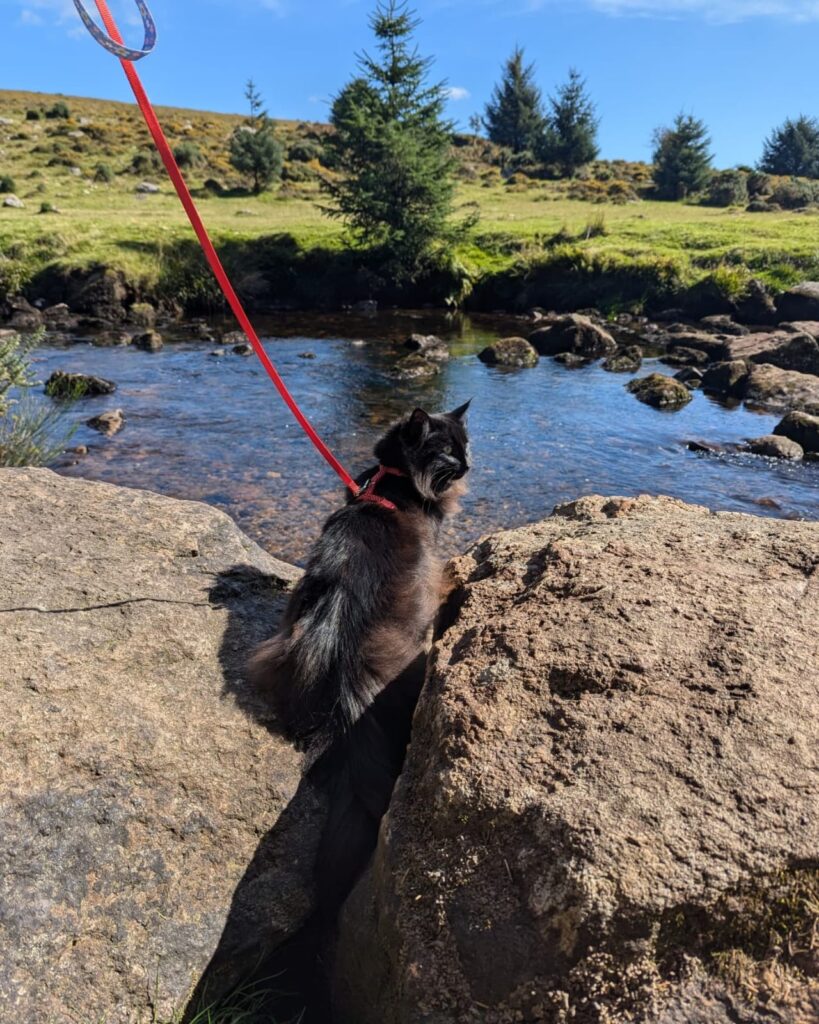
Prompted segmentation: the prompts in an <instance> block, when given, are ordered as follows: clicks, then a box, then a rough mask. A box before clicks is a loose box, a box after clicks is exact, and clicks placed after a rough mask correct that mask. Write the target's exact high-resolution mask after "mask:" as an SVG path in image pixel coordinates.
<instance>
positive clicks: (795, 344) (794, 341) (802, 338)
mask: <svg viewBox="0 0 819 1024" xmlns="http://www.w3.org/2000/svg"><path fill="white" fill-rule="evenodd" d="M724 351H725V357H726V359H728V360H733V359H748V360H750V361H751V362H753V363H768V364H769V365H770V366H778V367H779V368H780V369H782V370H796V371H798V372H799V373H814V374H819V342H817V340H816V338H815V337H814V336H813V335H812V334H809V333H808V332H807V331H800V332H796V331H793V330H779V331H775V332H772V333H769V334H749V335H748V336H747V337H744V338H733V339H730V340H729V341H726V343H725V349H724Z"/></svg>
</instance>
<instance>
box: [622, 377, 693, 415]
mask: <svg viewBox="0 0 819 1024" xmlns="http://www.w3.org/2000/svg"><path fill="white" fill-rule="evenodd" d="M626 387H627V388H628V390H629V391H630V392H631V393H632V394H633V395H634V396H635V397H636V398H638V399H639V400H640V401H641V402H644V403H645V404H646V405H651V406H653V407H654V408H655V409H681V408H682V407H683V406H684V405H688V403H689V402H690V401H691V392H690V391H689V390H688V388H687V387H686V386H685V384H682V383H681V382H680V381H678V380H675V379H674V378H673V377H666V375H665V374H664V373H652V374H650V375H649V376H648V377H641V378H640V379H639V380H632V381H629V383H628V384H627V385H626Z"/></svg>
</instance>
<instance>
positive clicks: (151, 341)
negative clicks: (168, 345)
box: [133, 331, 165, 352]
mask: <svg viewBox="0 0 819 1024" xmlns="http://www.w3.org/2000/svg"><path fill="white" fill-rule="evenodd" d="M133 345H134V348H138V349H141V350H142V351H143V352H159V351H160V350H161V349H163V348H164V347H165V342H164V340H163V338H162V335H161V334H160V333H159V331H145V332H144V333H143V334H136V335H134V340H133Z"/></svg>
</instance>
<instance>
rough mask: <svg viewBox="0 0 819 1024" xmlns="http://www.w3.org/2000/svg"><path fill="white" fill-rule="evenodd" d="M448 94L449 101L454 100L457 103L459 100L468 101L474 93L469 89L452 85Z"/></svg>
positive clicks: (447, 91)
mask: <svg viewBox="0 0 819 1024" xmlns="http://www.w3.org/2000/svg"><path fill="white" fill-rule="evenodd" d="M446 94H447V96H448V97H449V99H451V100H454V101H455V102H456V103H457V102H458V100H468V99H469V97H470V96H471V95H472V93H471V92H470V91H469V89H464V87H463V86H462V85H450V86H448V87H447V89H446Z"/></svg>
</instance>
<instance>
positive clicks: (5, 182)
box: [0, 174, 17, 192]
mask: <svg viewBox="0 0 819 1024" xmlns="http://www.w3.org/2000/svg"><path fill="white" fill-rule="evenodd" d="M16 191H17V186H16V185H15V184H14V178H11V177H9V175H8V174H0V192H16Z"/></svg>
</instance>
